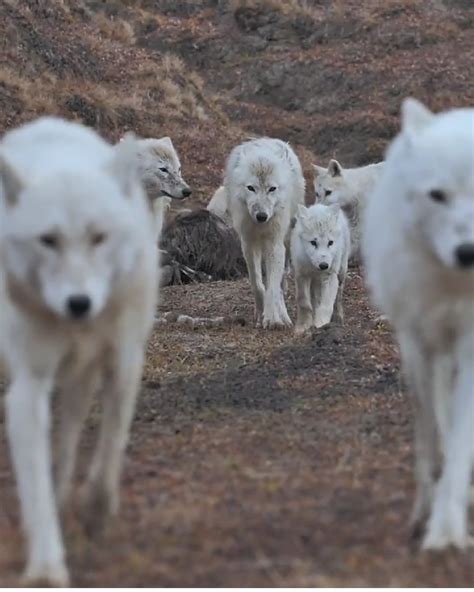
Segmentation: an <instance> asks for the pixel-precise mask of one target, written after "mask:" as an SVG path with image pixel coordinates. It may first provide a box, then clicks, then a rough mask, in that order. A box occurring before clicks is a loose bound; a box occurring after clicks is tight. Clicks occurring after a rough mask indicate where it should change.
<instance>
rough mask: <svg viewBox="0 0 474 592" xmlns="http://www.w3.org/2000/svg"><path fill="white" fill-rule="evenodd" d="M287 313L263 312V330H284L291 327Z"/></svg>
mask: <svg viewBox="0 0 474 592" xmlns="http://www.w3.org/2000/svg"><path fill="white" fill-rule="evenodd" d="M292 326H293V323H292V322H291V319H290V317H289V316H288V313H286V311H285V314H283V313H282V312H277V311H274V312H272V313H267V312H265V313H264V315H263V328H264V329H286V328H288V327H292Z"/></svg>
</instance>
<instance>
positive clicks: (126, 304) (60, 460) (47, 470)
mask: <svg viewBox="0 0 474 592" xmlns="http://www.w3.org/2000/svg"><path fill="white" fill-rule="evenodd" d="M154 236H155V228H154V221H153V216H152V214H151V212H150V208H149V204H148V203H147V198H146V195H145V193H144V191H143V189H142V185H141V182H140V180H139V175H138V170H137V163H136V146H135V140H134V139H133V138H132V137H127V138H126V139H125V140H124V141H123V142H121V143H120V144H118V145H117V146H115V147H113V146H111V145H109V144H107V143H106V142H105V141H104V140H102V139H101V138H100V137H99V136H98V135H97V134H96V133H95V132H94V131H92V130H90V129H88V128H86V127H84V126H82V125H80V124H77V123H70V122H66V121H64V120H61V119H56V118H42V119H39V120H37V121H35V122H33V123H29V124H26V125H24V126H22V127H20V128H18V129H15V130H13V131H10V132H8V133H7V134H6V135H5V136H4V138H3V139H2V141H1V142H0V310H1V314H0V357H1V358H2V360H3V361H4V362H5V363H6V367H7V371H8V374H9V378H10V385H9V388H8V391H7V394H6V425H7V432H8V439H9V444H10V450H11V455H12V459H13V466H14V470H15V475H16V480H17V485H18V491H19V496H20V502H21V504H20V505H21V514H22V521H23V526H24V530H25V535H26V539H27V567H26V572H25V579H26V581H27V582H34V583H38V582H42V583H43V584H45V583H46V584H53V585H60V586H65V585H67V583H68V571H67V567H66V563H65V558H64V546H63V539H62V534H61V526H60V521H59V515H58V509H57V507H56V502H58V504H59V505H60V506H63V505H64V504H65V502H66V500H67V498H68V494H69V491H70V486H71V480H72V476H73V471H74V465H75V459H76V451H77V445H78V441H79V435H80V430H81V426H82V423H83V421H84V419H85V417H86V415H87V411H88V409H89V405H90V403H91V400H92V398H93V395H94V394H95V393H97V392H98V391H100V392H101V394H102V402H103V418H102V423H101V427H100V434H99V438H98V444H97V447H96V450H95V453H94V458H93V461H92V465H91V467H90V471H89V476H88V479H87V483H86V488H85V499H84V501H85V512H84V518H85V520H86V524H87V525H88V526H90V527H99V526H100V524H101V523H102V522H103V521H104V519H106V518H107V517H108V516H109V515H112V514H115V513H116V512H117V510H118V503H119V479H120V470H121V465H122V457H123V453H124V450H125V446H126V443H127V439H128V432H129V426H130V423H131V420H132V416H133V411H134V404H135V398H136V395H137V392H138V388H139V385H140V377H141V372H142V366H143V357H144V350H145V345H146V341H147V338H148V334H149V331H150V329H151V327H152V323H153V318H154V310H155V304H156V296H157V295H156V290H157V286H158V260H157V257H158V249H157V248H156V245H155V244H154ZM53 391H55V392H58V396H59V403H60V421H59V426H58V446H57V449H56V451H57V453H58V454H57V459H56V465H57V466H56V474H55V479H53V471H52V454H51V447H50V428H51V397H52V393H53Z"/></svg>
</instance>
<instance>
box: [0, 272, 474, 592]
mask: <svg viewBox="0 0 474 592" xmlns="http://www.w3.org/2000/svg"><path fill="white" fill-rule="evenodd" d="M161 309H162V310H164V311H165V310H172V309H174V310H176V309H179V311H180V312H182V313H185V314H192V315H207V314H210V315H216V314H223V315H229V316H234V317H239V318H244V319H250V318H251V316H252V299H251V296H250V292H249V288H248V285H247V283H246V281H242V282H229V283H214V284H203V285H200V286H198V285H192V286H177V287H171V288H167V289H165V290H164V294H163V300H162V304H161ZM291 310H292V314H294V309H293V305H291ZM346 315H347V321H346V325H345V327H337V326H334V327H331V328H328V329H323V330H319V331H316V332H314V333H312V334H311V335H307V336H304V337H296V336H295V335H294V334H293V333H292V332H290V331H282V332H264V331H261V330H256V329H254V328H253V327H252V325H251V324H246V325H245V326H228V327H216V328H213V329H210V328H206V329H195V330H192V329H188V328H181V327H178V326H177V325H170V326H167V327H160V328H157V330H156V331H155V332H154V334H153V337H152V340H151V342H150V346H149V352H148V362H147V367H146V369H145V377H144V380H143V389H142V393H141V397H140V400H139V404H138V408H137V413H136V418H135V421H134V424H133V429H132V435H131V442H130V447H129V450H128V455H127V459H126V463H125V471H124V480H123V488H122V511H121V515H120V517H119V519H118V520H117V522H116V523H115V524H113V525H111V526H110V528H109V530H108V531H107V532H106V533H105V535H103V536H102V537H101V538H100V539H99V540H94V541H91V540H88V539H87V537H86V536H85V534H84V533H83V531H82V530H81V527H80V525H79V523H78V521H77V520H76V519H75V518H74V512H71V515H70V516H69V517H68V520H67V521H66V527H65V529H66V541H67V548H68V561H69V564H70V567H71V570H72V575H73V581H74V584H75V585H78V586H200V587H201V586H469V585H472V583H473V581H474V580H473V577H474V572H473V558H474V556H473V555H472V554H461V553H456V552H454V551H453V552H446V553H442V554H437V555H435V554H433V555H422V554H420V553H419V552H418V551H417V549H416V546H415V545H414V544H413V542H412V541H410V538H409V532H408V527H407V519H408V515H409V511H410V505H411V501H412V497H413V475H412V445H411V440H412V426H411V406H410V400H409V397H408V396H407V395H406V394H405V393H404V392H403V390H402V388H401V385H400V376H399V365H398V354H397V350H396V347H395V345H394V342H393V338H392V335H391V333H390V331H389V330H388V328H387V327H386V326H384V325H380V324H377V323H376V322H375V317H376V314H375V312H374V311H373V310H371V309H370V307H369V306H368V304H367V301H366V297H365V294H364V290H363V288H362V280H361V277H360V275H359V272H358V271H357V270H353V271H352V272H351V274H350V280H349V284H348V289H347V294H346ZM97 420H98V415H97V413H93V414H92V417H91V419H90V421H89V422H88V424H87V428H86V431H85V437H84V443H83V446H82V459H81V463H80V464H81V467H80V471H79V472H80V473H81V474H82V473H83V471H84V467H85V460H86V458H87V456H88V453H89V452H90V449H91V447H92V445H93V441H94V435H95V431H96V429H95V428H96V425H97ZM73 506H75V504H73ZM0 531H1V532H2V537H1V540H0V582H1V583H2V584H3V585H15V583H16V579H15V574H16V573H18V571H19V570H20V568H21V561H22V544H21V538H20V533H19V530H18V508H17V502H16V494H15V489H14V484H13V478H12V474H11V468H10V465H9V462H8V459H7V450H6V445H5V441H4V436H3V433H2V436H1V439H0Z"/></svg>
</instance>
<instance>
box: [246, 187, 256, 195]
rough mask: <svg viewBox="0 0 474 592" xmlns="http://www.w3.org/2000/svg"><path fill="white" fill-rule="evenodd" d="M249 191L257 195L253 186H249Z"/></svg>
mask: <svg viewBox="0 0 474 592" xmlns="http://www.w3.org/2000/svg"><path fill="white" fill-rule="evenodd" d="M247 189H248V190H249V191H253V192H254V193H255V187H254V186H253V185H247Z"/></svg>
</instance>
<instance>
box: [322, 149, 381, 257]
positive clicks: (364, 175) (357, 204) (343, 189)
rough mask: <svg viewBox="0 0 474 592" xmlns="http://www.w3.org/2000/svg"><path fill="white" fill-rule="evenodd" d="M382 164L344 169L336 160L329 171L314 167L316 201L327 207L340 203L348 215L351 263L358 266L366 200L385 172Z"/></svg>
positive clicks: (331, 162) (332, 162) (330, 163)
mask: <svg viewBox="0 0 474 592" xmlns="http://www.w3.org/2000/svg"><path fill="white" fill-rule="evenodd" d="M383 166H384V163H383V162H378V163H376V164H369V165H367V166H363V167H359V168H355V169H345V168H343V167H342V166H341V165H340V164H339V162H338V161H337V160H334V159H332V160H330V161H329V165H328V168H327V169H325V168H324V167H320V166H318V165H313V168H314V191H315V194H316V200H317V201H318V202H320V203H324V204H326V205H333V204H337V205H338V206H340V207H341V208H342V209H343V211H344V213H345V214H346V216H347V218H348V220H349V224H350V228H351V261H354V262H355V263H359V260H360V248H361V247H360V242H361V233H362V219H363V216H364V212H365V209H366V207H367V199H368V197H369V195H370V194H371V192H372V191H373V189H374V187H375V184H376V183H377V181H378V180H379V178H380V176H381V174H382V172H383Z"/></svg>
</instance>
